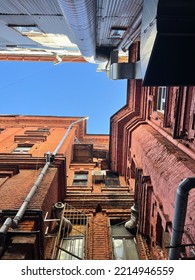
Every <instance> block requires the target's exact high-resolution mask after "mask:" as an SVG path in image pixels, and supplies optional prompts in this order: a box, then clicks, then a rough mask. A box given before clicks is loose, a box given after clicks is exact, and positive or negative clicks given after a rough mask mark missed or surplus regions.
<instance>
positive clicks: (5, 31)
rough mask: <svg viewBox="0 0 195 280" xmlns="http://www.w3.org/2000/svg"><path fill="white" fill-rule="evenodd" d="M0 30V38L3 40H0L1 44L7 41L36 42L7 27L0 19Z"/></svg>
mask: <svg viewBox="0 0 195 280" xmlns="http://www.w3.org/2000/svg"><path fill="white" fill-rule="evenodd" d="M0 30H1V31H0V32H1V38H2V39H3V41H0V44H3V43H5V41H6V42H9V44H14V45H35V46H36V44H35V43H34V42H33V41H32V40H30V39H29V38H28V37H26V36H21V35H20V33H19V32H17V31H15V30H14V29H12V28H9V27H8V26H6V25H5V24H4V23H3V22H2V21H0Z"/></svg>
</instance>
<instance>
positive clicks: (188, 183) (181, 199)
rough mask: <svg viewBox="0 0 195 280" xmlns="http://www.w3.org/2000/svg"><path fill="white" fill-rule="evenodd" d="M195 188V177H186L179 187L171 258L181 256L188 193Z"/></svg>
mask: <svg viewBox="0 0 195 280" xmlns="http://www.w3.org/2000/svg"><path fill="white" fill-rule="evenodd" d="M193 188H195V177H189V178H186V179H184V180H183V181H182V182H181V183H180V184H179V186H178V188H177V194H176V201H175V211H174V219H173V227H172V236H171V244H170V246H172V247H173V248H170V250H169V260H178V259H179V257H180V250H181V247H180V245H181V242H182V236H183V232H184V225H185V218H186V212H187V203H188V194H189V191H190V190H191V189H193Z"/></svg>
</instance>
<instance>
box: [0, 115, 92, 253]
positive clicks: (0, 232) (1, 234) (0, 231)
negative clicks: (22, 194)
mask: <svg viewBox="0 0 195 280" xmlns="http://www.w3.org/2000/svg"><path fill="white" fill-rule="evenodd" d="M86 119H88V117H84V118H80V119H78V120H77V121H74V122H72V123H71V124H70V125H69V127H68V129H67V131H66V132H65V134H64V136H63V137H62V140H61V141H60V143H59V144H58V146H57V147H56V149H55V150H54V152H53V154H52V155H51V153H50V152H48V153H47V155H46V163H45V165H44V167H43V169H42V170H41V173H40V174H39V176H38V178H37V180H36V181H35V183H34V185H33V187H32V188H31V190H30V192H29V193H28V195H27V196H26V198H25V199H24V202H23V203H22V205H21V206H20V209H19V210H18V212H17V213H16V216H15V217H14V218H13V219H12V218H10V217H9V218H7V219H6V220H5V222H4V223H3V225H2V226H1V228H0V255H1V253H2V251H3V248H4V243H5V238H6V234H7V232H8V230H9V228H11V227H12V228H17V226H18V224H19V222H20V220H21V219H22V217H23V215H24V213H25V211H26V209H27V207H28V205H29V203H30V201H31V200H32V198H33V196H34V194H35V192H36V191H37V189H38V187H39V185H40V183H41V181H42V179H43V177H44V176H45V174H46V172H47V170H48V168H49V166H50V164H51V163H52V162H53V157H54V156H56V154H57V153H58V151H59V149H60V148H61V146H62V145H63V143H64V141H65V140H66V137H67V136H68V133H69V131H70V130H71V128H72V127H73V125H75V124H77V123H78V122H81V121H83V120H86ZM2 244H3V245H2Z"/></svg>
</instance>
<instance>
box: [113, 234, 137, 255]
mask: <svg viewBox="0 0 195 280" xmlns="http://www.w3.org/2000/svg"><path fill="white" fill-rule="evenodd" d="M113 247H114V259H115V260H138V259H139V257H138V253H137V249H136V245H135V242H134V239H133V238H113Z"/></svg>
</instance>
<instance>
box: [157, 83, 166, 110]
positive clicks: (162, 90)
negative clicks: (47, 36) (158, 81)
mask: <svg viewBox="0 0 195 280" xmlns="http://www.w3.org/2000/svg"><path fill="white" fill-rule="evenodd" d="M166 92H167V90H166V87H159V88H158V104H157V110H158V111H160V112H161V113H163V114H164V111H165V102H166Z"/></svg>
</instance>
